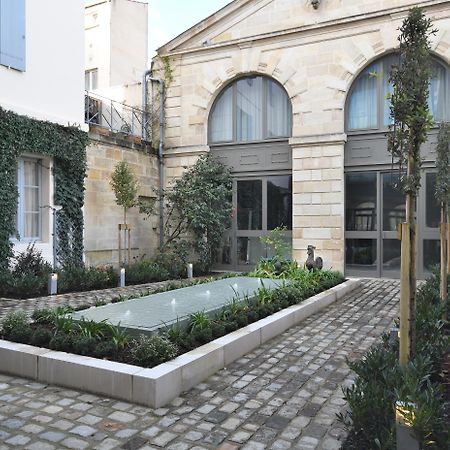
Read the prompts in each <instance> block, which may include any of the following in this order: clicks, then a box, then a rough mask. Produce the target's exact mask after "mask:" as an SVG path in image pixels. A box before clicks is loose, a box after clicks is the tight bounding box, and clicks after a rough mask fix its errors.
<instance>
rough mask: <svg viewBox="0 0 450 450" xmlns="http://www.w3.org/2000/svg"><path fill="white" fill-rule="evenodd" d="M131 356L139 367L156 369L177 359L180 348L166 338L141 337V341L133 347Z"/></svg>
mask: <svg viewBox="0 0 450 450" xmlns="http://www.w3.org/2000/svg"><path fill="white" fill-rule="evenodd" d="M131 354H132V356H133V359H134V361H135V363H137V364H138V365H140V366H142V367H154V366H157V365H158V364H162V363H163V362H166V361H170V360H171V359H173V358H175V357H176V356H177V354H178V348H177V346H176V345H175V344H173V343H172V342H170V341H169V340H168V339H167V338H166V337H164V336H160V335H157V334H155V335H152V336H145V335H141V336H140V337H139V340H135V341H134V342H133V344H132V345H131Z"/></svg>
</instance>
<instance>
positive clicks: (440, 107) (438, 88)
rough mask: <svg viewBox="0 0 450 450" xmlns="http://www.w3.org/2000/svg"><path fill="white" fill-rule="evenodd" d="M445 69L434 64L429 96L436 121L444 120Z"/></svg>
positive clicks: (430, 106)
mask: <svg viewBox="0 0 450 450" xmlns="http://www.w3.org/2000/svg"><path fill="white" fill-rule="evenodd" d="M444 103H445V69H444V68H443V67H442V66H441V65H440V64H438V63H437V62H435V61H434V62H433V64H432V75H431V80H430V91H429V96H428V108H429V110H430V113H431V114H432V115H433V118H434V120H435V121H440V120H444Z"/></svg>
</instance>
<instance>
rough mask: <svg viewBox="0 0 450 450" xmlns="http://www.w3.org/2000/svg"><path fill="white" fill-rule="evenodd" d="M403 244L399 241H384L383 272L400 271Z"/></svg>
mask: <svg viewBox="0 0 450 450" xmlns="http://www.w3.org/2000/svg"><path fill="white" fill-rule="evenodd" d="M400 249H401V242H400V241H399V240H398V239H383V270H384V271H395V272H398V271H399V270H400Z"/></svg>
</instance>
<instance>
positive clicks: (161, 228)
mask: <svg viewBox="0 0 450 450" xmlns="http://www.w3.org/2000/svg"><path fill="white" fill-rule="evenodd" d="M152 67H153V62H152ZM152 72H153V70H152V68H150V69H149V70H146V71H145V72H144V75H143V78H142V109H143V111H144V112H143V116H144V117H143V120H142V124H145V123H147V118H148V117H147V116H148V86H147V81H151V82H156V83H159V101H160V105H159V147H158V161H159V247H160V249H162V248H163V246H164V199H163V193H164V81H163V80H161V79H160V78H154V77H152V76H151V75H152ZM147 138H148V136H147V127H142V140H144V141H146V140H147Z"/></svg>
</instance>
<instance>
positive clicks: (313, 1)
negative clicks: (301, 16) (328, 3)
mask: <svg viewBox="0 0 450 450" xmlns="http://www.w3.org/2000/svg"><path fill="white" fill-rule="evenodd" d="M319 4H320V0H311V5H312V6H313V8H314V9H318V8H319Z"/></svg>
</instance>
